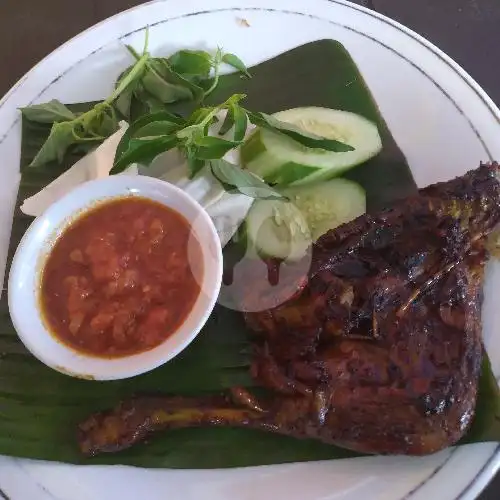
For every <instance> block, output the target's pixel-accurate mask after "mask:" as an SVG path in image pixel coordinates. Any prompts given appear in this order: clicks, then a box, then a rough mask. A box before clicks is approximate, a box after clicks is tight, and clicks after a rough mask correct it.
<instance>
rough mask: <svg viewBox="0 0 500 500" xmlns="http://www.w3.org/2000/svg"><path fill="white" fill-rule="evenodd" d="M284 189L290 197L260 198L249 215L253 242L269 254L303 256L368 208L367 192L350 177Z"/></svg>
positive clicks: (247, 222) (248, 220) (265, 253)
mask: <svg viewBox="0 0 500 500" xmlns="http://www.w3.org/2000/svg"><path fill="white" fill-rule="evenodd" d="M282 192H283V194H284V195H285V196H287V198H288V200H257V201H255V202H254V203H253V205H252V207H251V209H250V211H249V212H248V215H247V218H246V230H247V236H248V238H249V241H250V242H251V243H252V244H253V246H254V247H255V248H256V249H257V251H258V252H260V253H262V254H264V255H267V256H272V257H278V258H281V259H286V260H296V259H300V258H301V257H303V256H304V255H305V253H306V252H307V249H308V248H309V246H310V245H311V243H312V242H313V241H316V240H317V239H318V238H319V237H320V236H322V235H323V234H325V233H326V232H327V231H329V230H330V229H333V228H335V227H337V226H339V225H341V224H344V223H346V222H349V221H351V220H353V219H355V218H356V217H358V216H360V215H362V214H364V213H365V211H366V194H365V191H364V190H363V188H362V187H361V186H360V185H359V184H356V183H355V182H352V181H348V180H347V179H332V180H330V181H326V182H321V183H314V184H308V185H304V186H296V187H289V188H286V189H283V190H282Z"/></svg>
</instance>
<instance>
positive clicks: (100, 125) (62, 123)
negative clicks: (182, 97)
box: [22, 32, 149, 167]
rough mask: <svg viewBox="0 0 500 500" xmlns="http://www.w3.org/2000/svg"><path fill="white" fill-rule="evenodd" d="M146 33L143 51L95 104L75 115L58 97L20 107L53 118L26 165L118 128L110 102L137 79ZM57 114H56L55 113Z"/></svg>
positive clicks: (59, 154) (58, 155)
mask: <svg viewBox="0 0 500 500" xmlns="http://www.w3.org/2000/svg"><path fill="white" fill-rule="evenodd" d="M147 47H148V33H147V32H146V39H145V42H144V49H143V53H142V55H141V56H139V58H138V59H137V61H136V63H135V65H134V66H133V67H132V68H130V70H129V71H127V72H126V73H125V74H123V76H122V78H121V79H120V80H119V82H118V84H117V86H116V88H115V90H114V91H113V93H112V94H111V95H110V96H109V97H108V98H107V99H106V100H104V101H103V102H100V103H98V104H96V105H95V106H94V107H93V108H91V109H90V110H89V111H86V112H85V113H80V114H77V115H75V114H74V113H72V112H71V111H69V110H68V109H67V108H66V106H64V104H62V103H60V102H59V101H55V100H54V101H51V102H50V103H47V104H38V105H35V106H29V107H27V108H23V110H22V112H23V114H24V116H26V118H28V119H29V120H31V121H35V122H36V121H38V122H41V123H50V121H49V117H50V116H52V117H54V118H55V119H54V120H53V125H52V129H51V131H50V135H49V137H48V138H47V140H46V141H45V143H44V144H43V146H42V147H41V149H40V150H39V151H38V154H37V155H36V156H35V158H34V159H33V161H32V162H31V164H30V167H38V166H41V165H44V164H46V163H49V162H51V161H54V160H57V161H58V162H61V161H62V159H63V157H64V155H65V153H66V151H67V150H68V148H69V147H70V146H73V145H75V144H81V143H85V142H95V143H100V142H102V141H104V140H105V139H106V138H107V137H109V136H110V135H111V134H112V133H113V132H115V131H116V130H117V129H118V118H117V116H116V113H115V110H114V108H113V103H114V101H115V100H117V99H118V98H119V97H120V95H121V94H122V93H124V92H125V91H126V90H127V89H128V87H129V86H131V85H134V84H135V83H136V82H137V81H138V80H140V79H141V77H142V76H143V73H144V71H145V68H146V61H147V59H148V57H149V56H148V52H147ZM55 114H57V116H55Z"/></svg>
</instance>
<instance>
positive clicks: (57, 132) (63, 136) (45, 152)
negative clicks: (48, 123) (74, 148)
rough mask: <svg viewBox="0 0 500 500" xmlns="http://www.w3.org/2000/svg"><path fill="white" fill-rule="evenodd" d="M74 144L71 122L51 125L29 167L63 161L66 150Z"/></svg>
mask: <svg viewBox="0 0 500 500" xmlns="http://www.w3.org/2000/svg"><path fill="white" fill-rule="evenodd" d="M75 142H76V138H75V135H74V134H73V123H72V122H58V123H54V125H52V128H51V129H50V134H49V137H48V138H47V140H46V141H45V142H44V143H43V146H42V147H41V148H40V151H38V153H37V155H36V156H35V158H33V161H32V162H31V164H30V167H39V166H41V165H44V164H46V163H49V162H51V161H54V160H57V161H58V162H59V163H60V162H61V161H62V160H63V158H64V155H65V154H66V151H67V150H68V148H69V147H70V146H71V145H72V144H74V143H75Z"/></svg>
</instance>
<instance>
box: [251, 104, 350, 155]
mask: <svg viewBox="0 0 500 500" xmlns="http://www.w3.org/2000/svg"><path fill="white" fill-rule="evenodd" d="M247 115H248V118H249V120H250V121H251V122H252V123H253V124H254V125H257V126H258V127H261V128H267V129H269V130H272V131H273V132H276V133H281V134H284V135H286V136H288V137H290V138H291V139H293V140H295V141H297V142H298V143H299V144H302V145H303V146H306V147H308V148H319V149H324V150H326V151H333V152H335V153H345V152H347V151H354V148H353V147H352V146H349V144H345V143H343V142H340V141H336V140H335V139H326V138H324V137H321V136H319V135H316V134H311V133H309V132H306V131H305V130H302V129H301V128H299V127H297V126H295V125H293V124H291V123H285V122H282V121H280V120H277V119H276V118H274V117H273V116H270V115H267V114H265V113H254V112H251V111H247Z"/></svg>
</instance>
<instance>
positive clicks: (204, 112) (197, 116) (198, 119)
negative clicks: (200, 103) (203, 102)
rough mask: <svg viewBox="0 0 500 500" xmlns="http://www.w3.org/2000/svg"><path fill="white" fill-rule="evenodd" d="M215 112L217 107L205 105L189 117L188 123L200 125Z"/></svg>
mask: <svg viewBox="0 0 500 500" xmlns="http://www.w3.org/2000/svg"><path fill="white" fill-rule="evenodd" d="M214 112H215V113H216V112H217V111H216V108H214V107H205V108H198V109H196V110H195V111H193V113H191V115H190V116H189V118H188V120H187V121H188V123H189V124H190V125H199V124H201V123H202V122H204V121H205V120H206V119H207V118H208V117H209V116H210V115H212V116H214Z"/></svg>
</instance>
